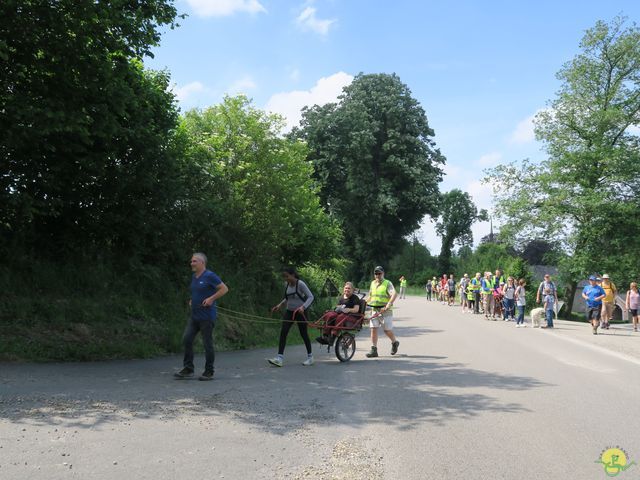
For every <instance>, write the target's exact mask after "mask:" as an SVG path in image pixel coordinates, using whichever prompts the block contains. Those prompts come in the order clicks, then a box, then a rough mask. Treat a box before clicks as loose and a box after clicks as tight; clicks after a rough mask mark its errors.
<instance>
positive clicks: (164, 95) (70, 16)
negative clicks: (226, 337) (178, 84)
mask: <svg viewBox="0 0 640 480" xmlns="http://www.w3.org/2000/svg"><path fill="white" fill-rule="evenodd" d="M175 16H176V10H175V8H174V7H173V4H172V2H171V1H165V0H145V1H142V2H130V1H124V0H122V1H110V2H107V1H93V0H60V1H53V0H7V1H4V2H1V3H0V111H1V112H2V115H0V162H1V163H0V228H2V229H3V232H2V233H5V234H6V236H5V235H0V237H2V238H7V239H9V241H11V242H13V245H14V246H20V247H21V248H29V247H33V248H36V249H38V250H40V251H42V252H45V251H46V252H51V253H54V252H55V255H60V254H61V253H64V252H65V251H66V252H73V253H74V255H78V254H79V253H81V252H82V251H97V250H99V251H101V252H103V253H105V252H108V251H110V250H121V249H122V248H123V247H124V248H125V249H126V250H128V249H130V247H132V246H133V245H140V244H141V242H142V241H143V239H145V240H148V239H150V238H151V236H150V235H149V234H150V232H151V231H152V230H154V227H156V226H158V222H156V219H158V218H159V215H158V213H159V211H163V210H164V209H165V208H167V205H168V203H170V202H167V201H165V200H164V199H167V198H168V199H169V200H170V199H171V196H170V195H168V193H169V191H170V190H171V188H169V187H168V185H167V184H164V183H163V181H164V180H169V181H170V182H171V181H172V180H171V179H172V177H175V175H173V173H174V168H173V165H171V164H170V162H171V160H170V156H169V155H168V153H167V152H168V150H169V148H170V145H169V144H170V137H171V135H170V132H171V130H172V129H173V128H174V127H175V124H176V121H177V114H176V109H175V106H174V104H173V102H174V100H173V96H172V95H171V94H170V93H169V92H168V88H167V87H168V85H169V81H168V75H166V74H164V73H153V72H145V71H144V69H143V68H142V64H141V59H142V58H143V57H144V56H145V55H151V51H150V49H151V48H152V47H153V46H155V45H157V44H158V41H159V38H160V34H159V29H160V28H161V27H162V26H166V25H169V26H173V25H174V23H173V22H174V19H175ZM156 200H157V201H159V203H160V205H158V204H156ZM114 229H115V230H114Z"/></svg>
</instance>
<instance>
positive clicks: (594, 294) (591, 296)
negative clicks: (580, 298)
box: [582, 285, 604, 308]
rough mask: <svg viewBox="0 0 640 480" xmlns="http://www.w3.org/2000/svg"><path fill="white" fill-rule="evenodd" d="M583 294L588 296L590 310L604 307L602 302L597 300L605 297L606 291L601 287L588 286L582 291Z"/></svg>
mask: <svg viewBox="0 0 640 480" xmlns="http://www.w3.org/2000/svg"><path fill="white" fill-rule="evenodd" d="M582 293H584V294H585V295H586V296H587V306H588V307H589V308H595V307H599V306H601V305H602V300H596V298H598V297H601V296H602V295H604V290H603V288H602V287H601V286H600V285H593V286H592V285H587V286H586V287H584V290H582Z"/></svg>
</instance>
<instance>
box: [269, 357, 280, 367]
mask: <svg viewBox="0 0 640 480" xmlns="http://www.w3.org/2000/svg"><path fill="white" fill-rule="evenodd" d="M267 362H269V363H270V364H271V365H273V366H274V367H281V366H282V365H283V364H284V362H283V361H282V359H281V358H280V357H273V358H270V359H269V360H267Z"/></svg>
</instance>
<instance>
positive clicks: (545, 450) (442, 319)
mask: <svg viewBox="0 0 640 480" xmlns="http://www.w3.org/2000/svg"><path fill="white" fill-rule="evenodd" d="M396 316H397V334H398V336H399V338H400V341H401V345H400V352H399V355H397V356H396V357H391V356H390V355H388V352H389V350H390V346H389V342H388V340H386V339H385V340H382V341H381V344H380V350H381V353H382V354H383V355H382V357H381V358H379V359H377V360H367V359H365V358H364V353H365V351H366V350H367V349H368V346H369V343H368V341H367V340H366V337H365V332H363V333H362V334H361V337H360V338H359V344H358V352H356V356H355V357H354V359H353V360H352V361H351V362H350V363H348V364H340V363H339V362H338V361H337V360H336V359H335V357H334V356H333V354H327V353H323V352H319V351H316V355H317V360H318V362H317V364H316V365H315V366H313V367H310V368H306V367H303V366H302V365H300V362H301V361H302V360H303V359H304V353H303V351H302V349H301V348H300V347H294V348H290V349H288V350H287V356H286V362H287V365H286V366H285V368H282V369H274V368H269V367H268V366H267V365H266V363H265V362H264V359H265V358H266V357H267V356H268V355H270V354H272V353H273V352H271V351H265V350H254V351H246V352H233V353H223V354H221V355H220V356H219V358H218V364H217V366H218V371H217V373H216V375H217V378H216V380H214V381H213V382H198V381H174V380H173V379H172V378H171V375H172V373H173V371H174V370H175V369H176V368H177V367H179V366H180V359H179V358H178V357H170V358H161V359H155V360H142V361H122V362H104V363H89V364H63V365H61V364H48V365H31V364H29V365H11V364H0V479H3V480H5V479H6V480H9V479H11V480H13V479H30V480H37V479H46V480H54V479H71V478H77V479H83V480H84V479H92V480H93V479H122V480H128V479H189V478H206V479H217V478H226V479H248V478H251V479H271V478H291V479H300V478H310V479H323V480H325V479H356V480H358V479H363V480H364V479H367V480H370V479H394V480H396V479H399V480H405V479H438V480H439V479H522V478H524V479H564V480H566V479H599V478H607V477H606V476H605V474H604V471H603V468H602V467H601V466H599V465H598V464H596V463H595V461H596V460H598V459H599V457H600V453H601V452H602V450H603V449H604V448H605V447H609V446H617V445H619V446H620V447H623V448H624V449H625V450H626V451H627V452H628V454H629V455H630V456H631V458H632V459H636V460H638V459H640V415H639V412H640V384H639V382H638V379H639V378H640V376H639V368H640V360H638V357H633V356H630V355H628V353H629V352H634V351H637V350H638V348H637V347H635V346H634V345H640V336H638V337H633V334H632V333H630V332H628V331H626V330H622V329H621V330H618V331H616V332H612V333H615V334H616V335H615V336H614V335H613V334H612V335H608V336H607V335H602V336H598V337H593V336H591V335H589V334H588V331H587V332H584V330H585V329H588V327H587V326H580V327H582V329H580V328H578V330H576V327H573V326H568V325H566V324H561V325H559V328H558V329H557V330H556V331H541V330H534V329H531V328H526V329H516V328H515V327H514V326H513V325H512V324H508V323H504V322H487V321H485V320H483V319H481V318H479V317H478V316H472V315H463V314H461V313H460V311H459V309H458V308H449V307H446V306H443V305H440V304H434V303H431V304H427V302H426V301H425V300H424V299H419V298H409V299H407V300H402V301H400V302H399V307H398V308H397V310H396ZM617 344H619V345H624V348H621V349H620V351H616V350H618V349H616V345H617ZM621 352H622V353H621ZM618 478H640V466H633V467H631V469H629V470H627V471H626V472H624V473H621V474H620V476H619V477H618Z"/></svg>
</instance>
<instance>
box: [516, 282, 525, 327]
mask: <svg viewBox="0 0 640 480" xmlns="http://www.w3.org/2000/svg"><path fill="white" fill-rule="evenodd" d="M526 285H527V282H526V280H525V279H524V278H521V279H520V280H519V281H518V287H517V288H516V294H515V298H516V305H517V307H518V318H517V319H516V327H518V328H522V327H526V324H525V323H524V310H525V308H526V306H527V293H526V291H525V288H524V287H525V286H526Z"/></svg>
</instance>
